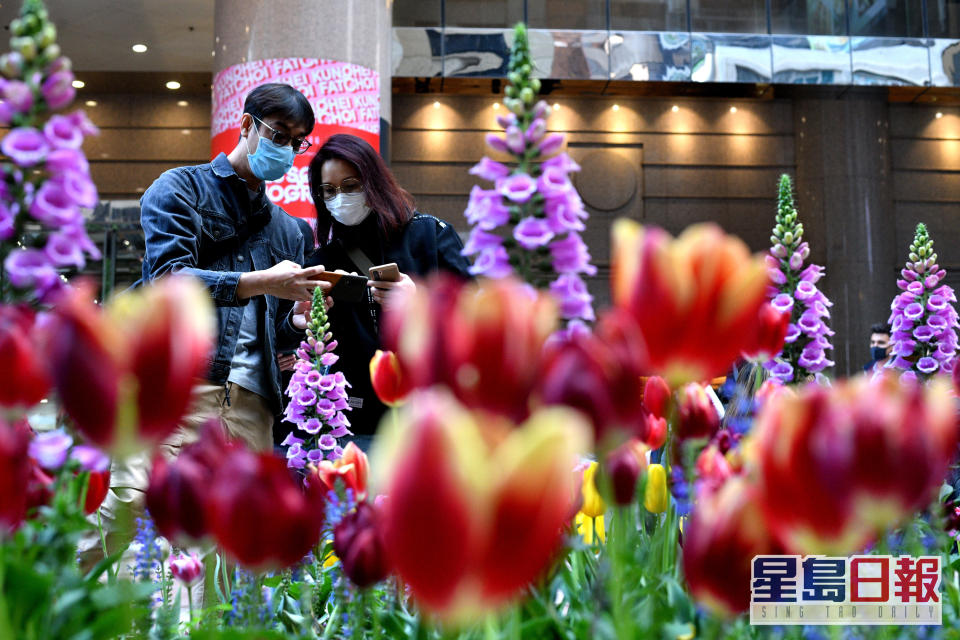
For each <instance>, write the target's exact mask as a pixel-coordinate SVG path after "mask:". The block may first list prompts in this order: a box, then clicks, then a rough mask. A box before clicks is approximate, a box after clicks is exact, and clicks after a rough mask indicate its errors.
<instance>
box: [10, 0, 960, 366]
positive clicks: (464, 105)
mask: <svg viewBox="0 0 960 640" xmlns="http://www.w3.org/2000/svg"><path fill="white" fill-rule="evenodd" d="M221 1H222V0H221ZM346 1H347V2H349V0H346ZM357 2H358V3H360V4H363V3H368V4H371V5H373V4H376V5H378V10H381V11H382V10H384V6H380V5H384V4H385V0H380V2H375V1H374V0H357ZM83 4H85V3H76V4H74V3H72V2H71V0H56V1H55V0H50V1H49V2H48V5H49V7H50V10H51V14H52V16H53V17H54V19H55V20H58V15H60V12H63V13H65V14H67V17H66V20H64V19H59V26H60V31H61V34H62V35H61V43H62V46H63V48H64V51H65V53H67V54H68V55H70V56H71V57H72V58H74V60H75V62H76V65H75V66H76V70H77V77H78V78H79V79H80V80H82V81H84V82H85V85H84V87H83V88H82V89H79V90H78V103H79V104H86V107H85V109H86V110H87V112H88V114H89V115H90V117H91V118H92V120H93V121H94V122H95V123H96V124H97V125H98V126H99V127H100V128H101V131H102V133H101V135H100V136H99V137H96V138H90V139H89V140H88V142H87V143H86V145H85V151H86V153H87V155H88V157H89V159H90V163H91V171H92V173H93V177H94V179H95V181H96V183H97V186H98V188H99V190H100V194H101V199H102V200H103V205H102V206H101V207H99V208H98V209H97V210H96V211H94V212H92V214H91V215H92V216H93V217H94V219H96V220H99V221H100V222H99V224H98V225H97V226H96V228H97V229H98V232H97V236H96V237H97V240H98V241H99V242H101V243H104V244H105V246H107V248H108V251H106V252H105V253H106V254H107V255H114V254H115V255H116V260H115V262H114V263H113V264H112V265H111V264H107V269H106V271H107V272H108V276H107V278H108V279H109V278H110V277H111V276H110V274H113V273H114V272H115V276H113V277H114V278H115V286H117V287H123V286H125V285H126V284H127V283H129V282H131V281H132V280H133V279H135V278H136V277H137V276H138V275H139V256H140V255H141V254H142V246H143V241H142V233H141V232H140V229H139V224H138V215H139V214H138V209H137V198H138V197H139V194H141V193H142V192H143V190H144V189H145V188H146V187H147V186H149V184H150V183H151V182H152V181H153V179H155V178H156V177H157V176H158V175H159V174H160V173H162V172H163V171H164V170H166V169H168V168H171V167H175V166H180V165H183V164H193V163H201V162H206V161H207V160H209V155H210V119H211V115H210V110H211V80H212V73H213V71H214V69H215V68H216V67H215V60H216V55H215V54H216V49H215V48H213V46H212V45H211V43H212V42H213V40H214V36H213V33H214V31H215V28H216V27H215V24H214V23H215V20H216V17H215V16H216V15H218V14H217V7H216V4H217V3H216V2H214V1H213V0H202V1H199V2H191V1H188V0H174V1H173V2H170V3H159V2H157V3H153V2H145V3H132V2H113V3H111V2H93V1H92V0H91V2H90V3H89V4H90V6H93V5H97V6H100V5H103V7H102V11H100V10H98V11H92V10H88V11H82V10H80V9H78V7H77V6H76V5H83ZM154 4H156V5H162V6H152V5H154ZM262 4H264V5H266V4H269V5H270V8H269V10H270V11H271V12H273V13H275V14H282V15H284V16H286V17H285V19H286V20H288V21H289V20H292V19H294V18H293V17H292V16H293V15H296V16H297V18H296V19H297V20H301V21H306V22H307V23H309V24H308V26H309V27H310V28H309V29H304V28H303V25H301V27H300V29H301V31H300V32H301V33H303V32H308V33H314V34H315V37H316V38H317V41H318V42H319V41H321V39H323V38H324V37H326V36H325V34H328V33H329V32H330V30H339V31H340V32H342V31H343V30H344V29H349V26H348V25H349V24H353V20H351V21H346V22H343V21H340V20H337V15H338V14H337V13H336V12H334V13H329V12H328V11H326V7H329V6H330V5H331V4H334V5H342V1H341V0H337V2H332V3H328V2H326V1H319V2H312V3H307V2H303V1H302V0H299V1H298V2H295V4H297V5H298V7H301V8H302V7H303V6H305V5H315V8H316V11H315V13H313V14H311V13H304V12H302V11H300V12H297V13H291V12H286V13H285V12H284V11H283V5H284V4H285V2H283V1H275V2H272V3H262ZM17 5H18V3H16V2H9V3H8V2H4V3H3V4H2V6H0V21H2V22H4V23H7V22H9V20H10V18H11V17H12V15H13V14H14V12H15V11H16V9H17ZM121 5H122V9H121V8H119V7H121ZM141 5H143V6H141ZM147 5H151V6H147ZM386 8H387V10H391V9H392V25H393V27H392V30H391V51H390V53H391V56H390V67H391V68H390V69H389V70H388V75H389V77H384V78H383V81H384V82H389V83H390V87H391V92H392V94H391V99H390V102H391V103H392V104H390V105H389V107H388V109H389V110H388V111H387V112H383V111H381V117H383V118H384V124H385V127H384V130H383V131H381V137H382V139H383V143H384V148H385V152H386V155H387V156H388V159H389V161H390V164H391V166H392V168H393V170H394V172H395V173H396V175H397V177H398V178H399V180H400V182H401V184H402V185H403V186H405V187H406V188H407V189H408V190H409V191H411V192H412V193H413V194H414V196H415V197H416V199H417V202H418V205H419V209H420V210H421V211H424V212H426V213H431V214H433V215H436V216H438V217H441V218H444V219H446V220H449V221H450V222H451V223H453V224H454V225H455V227H456V228H457V229H458V230H460V231H462V232H465V231H466V230H467V227H466V222H465V220H464V217H463V209H464V207H465V205H466V200H467V194H468V192H469V191H470V189H471V187H472V186H473V185H474V184H476V180H475V179H474V178H473V176H470V175H468V174H467V169H469V167H470V166H471V165H472V164H474V163H475V162H476V161H477V160H478V159H479V158H480V157H481V155H483V154H484V153H485V151H486V150H485V148H484V145H483V138H484V135H485V134H486V133H487V132H490V131H494V130H495V126H496V125H495V122H494V117H495V115H496V114H497V113H498V111H502V109H503V107H502V105H500V104H499V99H500V95H501V90H502V86H503V83H502V82H501V78H502V76H503V75H504V70H503V60H504V56H505V52H506V51H507V49H508V47H509V33H508V28H509V26H510V25H512V23H514V22H515V21H518V20H523V19H526V20H527V21H528V23H529V25H530V26H531V28H532V29H534V31H533V33H532V35H531V44H532V46H533V49H534V57H535V58H536V59H537V61H538V69H539V73H540V75H541V76H542V77H543V78H544V79H545V82H544V92H545V93H546V95H545V99H547V100H548V102H549V103H550V104H552V105H556V106H557V107H558V108H557V109H556V110H555V113H554V115H553V116H552V118H551V119H550V121H549V127H550V128H551V129H553V130H558V131H564V132H567V133H568V134H569V136H570V142H569V151H570V153H571V155H573V157H574V158H575V159H577V160H578V161H579V162H580V163H581V165H582V166H583V171H582V172H581V174H579V175H578V176H577V178H576V185H577V187H578V189H579V190H580V192H581V195H582V196H583V198H584V201H585V203H586V204H587V207H588V209H589V210H590V212H591V223H590V224H589V227H588V229H589V230H588V232H587V234H586V239H587V241H588V243H589V245H590V248H591V251H592V254H593V257H594V261H595V263H596V264H597V265H598V267H599V268H600V271H599V273H598V275H597V277H596V278H595V280H594V281H593V282H592V283H591V290H592V291H593V293H594V294H595V295H596V296H597V297H598V299H599V300H600V301H601V302H602V301H604V300H606V299H607V297H608V293H607V291H606V286H605V281H606V277H607V275H608V273H609V240H608V234H609V226H610V222H611V221H612V220H613V219H614V218H616V217H619V216H629V217H633V218H636V219H638V220H641V221H642V222H644V223H646V224H656V225H660V226H663V227H665V228H667V229H668V230H670V231H671V232H674V233H676V232H679V231H680V230H681V229H683V228H684V227H685V226H687V225H689V224H691V223H694V222H700V221H707V220H711V221H715V222H717V223H719V224H720V225H721V226H723V227H724V228H725V229H726V230H727V231H730V232H733V233H736V234H737V235H739V236H740V237H742V238H743V239H744V240H745V241H746V242H747V243H748V244H749V245H750V247H751V249H753V250H755V251H760V250H763V249H765V248H766V247H767V245H768V242H769V240H768V238H769V233H770V227H771V226H772V224H773V216H774V212H775V195H776V183H777V179H778V177H779V175H780V174H782V173H789V174H791V175H792V176H793V177H794V178H795V180H796V187H797V203H798V208H799V211H800V216H801V219H802V221H803V222H804V224H805V227H806V230H807V237H808V240H809V241H810V245H811V249H812V259H813V260H814V261H815V262H819V263H822V264H824V265H825V266H826V269H827V278H826V279H825V280H824V281H823V282H824V287H823V288H824V290H825V292H826V293H827V295H828V296H829V297H830V299H831V300H833V301H834V302H835V304H836V306H835V308H834V309H835V314H834V319H833V327H834V329H835V330H836V332H837V340H836V345H837V348H836V353H835V356H836V357H835V360H836V361H837V370H836V371H837V373H838V374H846V373H849V372H853V371H855V370H857V369H859V367H860V365H861V364H862V362H863V361H866V360H867V359H868V345H867V337H868V335H867V334H868V329H869V326H870V325H871V324H872V323H874V322H877V321H882V320H885V319H886V316H887V315H888V307H889V301H890V300H891V299H892V297H893V295H894V293H895V279H896V275H897V271H898V269H899V266H900V265H901V263H902V262H903V261H904V260H905V258H906V251H907V247H908V245H909V243H910V241H911V239H912V234H913V228H914V226H915V224H916V223H917V222H918V221H924V222H926V223H927V224H928V226H929V227H930V229H931V232H932V234H933V237H934V239H935V241H936V247H937V249H938V252H939V254H940V257H941V264H942V265H943V266H944V267H945V268H946V269H947V270H948V272H949V273H950V277H949V278H948V283H949V284H951V285H952V286H954V287H958V286H960V224H958V221H960V216H958V213H960V211H958V207H957V203H958V201H960V91H958V89H957V87H958V86H960V64H957V65H955V61H954V55H955V52H956V54H957V55H960V3H954V2H936V1H934V0H928V1H926V2H923V1H919V0H915V1H909V2H898V1H894V0H890V1H887V2H871V1H870V0H847V1H846V2H829V1H827V2H823V1H820V0H808V1H806V2H804V1H803V0H799V1H792V2H785V1H783V0H768V1H755V0H750V1H746V2H742V1H738V2H705V1H698V0H683V1H679V0H670V1H668V2H643V1H632V0H581V1H569V2H568V1H552V0H527V1H526V2H523V1H517V0H513V1H503V0H501V1H495V2H490V1H479V0H477V1H470V0H446V1H444V2H441V0H396V2H394V3H393V5H392V7H389V4H386ZM118 11H119V12H120V13H118ZM123 12H126V13H123ZM351 15H353V16H354V18H355V17H356V15H362V11H358V12H357V13H356V15H354V14H351ZM263 19H264V20H267V19H274V18H267V17H263ZM117 23H121V24H117ZM119 26H125V28H117V27H119ZM98 30H99V31H98ZM98 33H100V34H101V35H100V36H99V39H98V36H97V34H98ZM106 34H109V35H108V36H107V35H106ZM104 37H109V38H111V41H117V44H118V47H117V50H116V51H117V52H116V53H112V52H111V51H110V50H108V49H109V47H107V46H106V45H105V44H104V43H105V42H107V41H105V40H103V38H104ZM301 38H302V36H301ZM141 40H147V41H149V42H150V43H151V44H150V46H151V47H154V45H153V44H152V43H154V42H156V50H157V51H158V56H157V58H156V59H154V60H152V61H151V60H146V59H144V58H142V57H141V58H137V57H136V56H135V55H134V54H131V53H130V44H132V43H133V42H136V41H141ZM128 41H129V42H128ZM161 43H163V44H161ZM302 46H303V43H301V48H300V49H298V50H297V51H295V52H292V53H291V55H303V54H302V53H301V51H302V50H303V49H302ZM305 46H307V47H309V42H308V43H306V45H305ZM148 53H149V52H148ZM958 61H960V58H958ZM170 80H176V81H177V82H179V83H180V88H179V89H177V90H170V89H166V88H165V83H166V82H168V81H170ZM387 122H389V126H386V123H387ZM103 267H104V265H102V264H100V263H93V264H91V265H89V267H88V271H90V272H91V273H93V274H95V275H96V277H98V278H100V277H101V272H102V271H104V268H103Z"/></svg>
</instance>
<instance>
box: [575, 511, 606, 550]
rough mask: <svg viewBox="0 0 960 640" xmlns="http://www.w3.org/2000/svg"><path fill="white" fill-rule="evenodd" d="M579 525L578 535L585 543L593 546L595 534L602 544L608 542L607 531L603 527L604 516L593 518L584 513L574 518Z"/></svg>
mask: <svg viewBox="0 0 960 640" xmlns="http://www.w3.org/2000/svg"><path fill="white" fill-rule="evenodd" d="M574 523H575V524H576V525H577V533H578V534H580V537H582V538H583V541H584V543H586V544H593V540H594V534H596V539H597V540H599V541H600V542H606V541H607V531H606V529H605V528H604V526H603V516H597V517H596V518H591V517H590V516H588V515H586V514H585V513H583V512H582V511H581V512H579V513H578V514H577V516H576V518H574Z"/></svg>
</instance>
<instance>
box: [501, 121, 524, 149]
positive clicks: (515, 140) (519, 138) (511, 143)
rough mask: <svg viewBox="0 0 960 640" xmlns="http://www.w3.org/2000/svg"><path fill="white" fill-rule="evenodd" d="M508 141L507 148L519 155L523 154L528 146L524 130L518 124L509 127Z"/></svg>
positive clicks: (507, 132)
mask: <svg viewBox="0 0 960 640" xmlns="http://www.w3.org/2000/svg"><path fill="white" fill-rule="evenodd" d="M506 141H507V149H509V150H510V151H511V152H512V153H515V154H517V155H520V154H522V153H523V152H524V151H525V150H526V148H527V143H526V141H525V140H524V139H523V132H522V131H520V127H518V126H516V125H510V126H509V127H507V131H506Z"/></svg>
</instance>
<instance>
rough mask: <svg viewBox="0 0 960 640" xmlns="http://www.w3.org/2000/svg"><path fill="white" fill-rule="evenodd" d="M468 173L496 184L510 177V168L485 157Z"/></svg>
mask: <svg viewBox="0 0 960 640" xmlns="http://www.w3.org/2000/svg"><path fill="white" fill-rule="evenodd" d="M468 173H470V174H471V175H474V176H477V177H479V178H482V179H484V180H489V181H490V182H496V181H497V180H502V179H503V178H506V177H507V176H508V175H510V168H509V167H508V166H507V165H505V164H501V163H499V162H496V161H494V160H491V159H490V158H488V157H486V156H484V157H483V158H481V160H480V162H479V163H477V164H475V165H474V166H472V167H471V168H470V171H469V172H468Z"/></svg>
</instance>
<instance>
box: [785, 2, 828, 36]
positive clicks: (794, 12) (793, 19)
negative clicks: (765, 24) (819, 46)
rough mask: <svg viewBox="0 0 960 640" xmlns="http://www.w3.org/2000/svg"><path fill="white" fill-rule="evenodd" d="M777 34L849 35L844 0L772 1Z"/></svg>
mask: <svg viewBox="0 0 960 640" xmlns="http://www.w3.org/2000/svg"><path fill="white" fill-rule="evenodd" d="M770 14H771V26H772V28H773V32H774V33H789V34H797V35H815V36H843V35H846V34H847V8H846V2H844V0H771V2H770Z"/></svg>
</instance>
